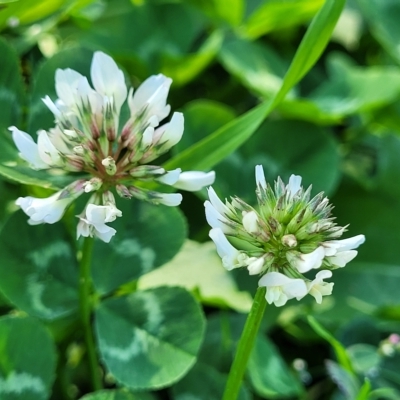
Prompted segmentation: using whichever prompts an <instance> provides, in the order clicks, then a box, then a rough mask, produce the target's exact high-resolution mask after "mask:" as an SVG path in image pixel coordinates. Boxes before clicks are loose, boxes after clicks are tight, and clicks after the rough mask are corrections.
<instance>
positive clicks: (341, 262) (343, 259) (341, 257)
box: [326, 250, 358, 268]
mask: <svg viewBox="0 0 400 400" xmlns="http://www.w3.org/2000/svg"><path fill="white" fill-rule="evenodd" d="M357 254H358V252H357V250H346V251H341V252H338V253H336V254H335V255H334V256H331V257H326V259H327V260H328V261H329V262H330V263H331V264H332V265H333V266H334V267H338V268H343V267H344V266H345V265H346V264H347V263H348V262H350V261H351V260H352V259H353V258H355V257H356V255H357Z"/></svg>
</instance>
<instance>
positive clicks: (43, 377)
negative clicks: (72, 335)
mask: <svg viewBox="0 0 400 400" xmlns="http://www.w3.org/2000/svg"><path fill="white" fill-rule="evenodd" d="M0 351H1V357H0V398H1V399H2V400H46V399H48V398H49V397H50V389H51V385H52V383H53V380H54V378H55V372H56V371H55V370H56V349H55V346H54V343H53V341H52V339H51V337H50V335H49V333H48V332H47V331H46V329H45V328H44V327H43V326H42V325H41V324H40V323H39V322H37V320H35V319H33V318H18V317H11V316H3V317H2V318H0Z"/></svg>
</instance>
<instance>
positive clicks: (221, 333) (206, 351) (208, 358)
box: [199, 312, 301, 398]
mask: <svg viewBox="0 0 400 400" xmlns="http://www.w3.org/2000/svg"><path fill="white" fill-rule="evenodd" d="M245 319H246V317H245V316H242V315H232V314H231V313H227V312H220V313H219V314H212V315H211V316H210V317H209V318H208V320H207V331H206V335H205V337H204V341H203V345H202V349H201V352H200V354H199V363H201V364H202V365H208V366H209V368H210V369H211V370H214V369H215V370H217V371H219V372H220V373H224V374H227V373H228V372H229V369H230V366H231V363H232V360H233V356H234V351H235V348H236V345H237V342H238V341H239V338H240V336H241V334H242V331H243V326H244V321H245ZM247 376H248V378H249V383H250V384H251V386H252V387H253V389H254V390H255V392H256V393H257V395H259V396H261V397H263V398H264V397H267V398H284V397H291V396H295V395H297V394H299V393H300V392H301V385H300V384H299V382H298V381H297V380H296V379H295V378H294V376H292V374H291V372H290V370H289V368H288V367H287V366H286V364H285V362H284V360H283V359H282V357H281V355H280V354H279V352H278V350H277V349H276V348H275V346H274V345H273V344H272V342H270V341H269V340H268V339H267V338H266V337H263V336H262V335H259V336H258V337H257V339H256V344H255V348H254V350H253V351H252V353H251V356H250V360H249V363H248V369H247Z"/></svg>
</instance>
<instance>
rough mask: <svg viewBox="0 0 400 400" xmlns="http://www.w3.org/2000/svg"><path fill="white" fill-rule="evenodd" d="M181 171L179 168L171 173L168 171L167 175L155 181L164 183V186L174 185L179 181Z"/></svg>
mask: <svg viewBox="0 0 400 400" xmlns="http://www.w3.org/2000/svg"><path fill="white" fill-rule="evenodd" d="M181 171H182V170H181V169H180V168H176V169H174V170H172V171H168V172H167V173H165V174H164V175H161V176H160V177H157V178H156V180H157V181H158V182H161V183H164V184H165V185H175V183H176V182H177V181H178V179H179V176H180V174H181Z"/></svg>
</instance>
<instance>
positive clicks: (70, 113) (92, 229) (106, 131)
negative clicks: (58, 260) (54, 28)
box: [9, 52, 215, 242]
mask: <svg viewBox="0 0 400 400" xmlns="http://www.w3.org/2000/svg"><path fill="white" fill-rule="evenodd" d="M91 82H92V85H93V88H92V87H91V86H90V84H89V82H88V79H87V78H86V77H85V76H83V75H81V74H80V73H78V72H76V71H74V70H72V69H64V70H63V69H58V70H57V71H56V75H55V86H56V93H57V96H58V99H57V100H56V101H55V102H53V101H52V100H51V99H50V97H49V96H46V97H45V98H44V99H43V101H44V103H45V104H46V106H47V107H48V108H49V109H50V111H51V112H52V113H53V114H54V117H55V126H54V127H53V128H51V129H50V130H48V131H45V130H41V131H39V132H38V139H37V143H35V142H34V140H33V139H32V137H31V136H30V135H28V134H27V133H26V132H23V131H21V130H19V129H18V128H16V127H10V128H9V129H10V131H11V132H12V136H13V140H14V142H15V145H16V146H17V148H18V150H19V152H20V156H21V157H22V158H23V159H25V160H26V161H27V162H28V163H29V164H30V166H31V167H32V168H34V169H37V170H39V169H59V170H63V171H67V172H72V173H81V177H80V179H77V180H76V181H74V182H73V183H71V184H70V185H68V186H67V187H66V188H64V189H63V190H61V191H59V192H57V193H55V194H54V195H52V196H50V197H48V198H35V197H31V196H28V197H20V198H19V199H18V200H17V201H16V204H17V205H19V206H20V207H21V208H22V210H23V211H24V212H25V213H26V214H27V215H28V216H29V217H30V218H29V220H28V223H29V224H31V225H36V224H41V223H49V224H52V223H55V222H56V221H58V220H60V219H61V218H62V216H63V214H64V212H65V210H66V208H67V207H68V206H69V205H70V204H71V203H72V202H73V201H74V200H75V199H76V198H77V197H78V196H80V195H81V194H83V193H92V195H91V197H90V199H89V200H88V202H87V205H86V207H85V209H84V210H83V212H82V213H81V214H80V215H79V216H78V218H79V223H78V226H77V237H78V238H79V237H80V236H85V237H87V236H97V237H99V238H100V239H101V240H103V241H105V242H109V241H110V239H111V238H112V236H114V234H115V233H116V231H115V229H114V228H112V227H110V226H108V225H107V223H109V222H112V221H114V220H115V219H116V218H117V217H121V215H122V213H121V211H120V210H118V208H117V206H116V202H115V198H114V195H113V192H112V189H113V190H115V192H116V193H117V194H118V195H119V196H121V197H123V198H132V197H134V198H137V199H140V200H145V201H149V202H151V203H154V204H164V205H167V206H177V205H179V204H180V203H181V201H182V195H181V194H179V193H160V192H157V191H151V190H147V189H145V188H143V185H142V184H141V182H148V181H151V180H155V181H157V182H159V183H162V184H165V185H171V186H174V187H175V188H177V189H183V190H189V191H196V190H200V189H201V188H202V187H204V186H207V185H210V184H212V183H213V182H214V179H215V173H214V172H213V171H212V172H209V173H204V172H200V171H188V172H182V171H181V169H180V168H178V169H175V170H172V171H166V170H165V169H164V168H162V167H161V166H158V165H152V164H150V165H149V163H152V161H153V160H155V159H156V158H158V157H159V156H160V155H162V154H164V153H166V152H167V151H168V150H169V149H170V148H171V147H172V146H174V145H175V144H176V143H178V142H179V140H180V139H181V137H182V134H183V125H184V119H183V115H182V114H181V113H178V112H175V113H174V114H173V115H172V118H171V120H170V122H169V123H166V124H164V125H161V126H160V122H161V121H162V120H164V119H165V118H166V117H167V116H168V114H169V113H170V106H169V105H168V104H166V102H167V96H168V91H169V87H170V85H171V83H172V80H171V79H170V78H167V77H165V76H163V75H161V74H159V75H155V76H151V77H150V78H148V79H147V80H145V81H144V82H143V83H142V84H141V86H139V88H138V89H137V90H136V91H135V92H133V89H132V88H131V89H130V90H129V92H128V89H127V86H126V84H125V79H124V74H123V72H122V71H121V70H120V69H119V68H118V66H117V65H116V63H115V62H114V60H113V59H112V58H111V57H109V56H108V55H106V54H104V53H102V52H96V53H95V54H94V56H93V60H92V64H91ZM124 107H125V108H126V111H127V113H128V114H129V117H128V118H127V120H126V121H125V123H124V124H120V122H121V120H122V117H121V114H122V115H124V113H121V109H124Z"/></svg>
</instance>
